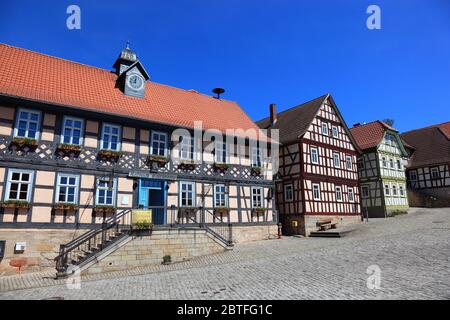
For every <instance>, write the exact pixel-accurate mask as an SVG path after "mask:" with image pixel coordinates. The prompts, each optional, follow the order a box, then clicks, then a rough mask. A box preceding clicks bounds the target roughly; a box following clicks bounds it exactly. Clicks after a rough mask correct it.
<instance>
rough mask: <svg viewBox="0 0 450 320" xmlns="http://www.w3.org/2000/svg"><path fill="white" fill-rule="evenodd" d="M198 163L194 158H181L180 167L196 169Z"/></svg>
mask: <svg viewBox="0 0 450 320" xmlns="http://www.w3.org/2000/svg"><path fill="white" fill-rule="evenodd" d="M195 166H196V163H195V161H194V160H181V162H180V164H179V165H178V167H179V168H180V169H183V170H194V169H195Z"/></svg>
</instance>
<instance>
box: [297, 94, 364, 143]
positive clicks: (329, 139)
mask: <svg viewBox="0 0 450 320" xmlns="http://www.w3.org/2000/svg"><path fill="white" fill-rule="evenodd" d="M322 125H326V126H327V128H328V135H324V134H323V133H322ZM334 130H335V131H337V137H335V136H333V131H334ZM303 137H304V138H305V139H308V140H312V141H315V142H319V143H322V144H328V145H330V146H335V147H339V148H343V149H347V150H351V151H356V148H355V146H354V144H353V142H352V140H351V139H352V138H351V136H350V134H349V132H348V129H347V126H346V124H345V122H344V121H343V119H342V118H341V116H340V115H339V113H338V111H337V107H336V106H335V105H334V104H333V102H332V100H331V97H329V98H327V99H326V100H325V101H324V103H323V104H322V106H321V107H320V108H319V110H318V112H317V114H316V116H315V117H314V119H313V121H312V122H311V124H310V125H309V127H308V130H307V131H306V133H305V134H304V136H303Z"/></svg>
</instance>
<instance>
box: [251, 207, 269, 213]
mask: <svg viewBox="0 0 450 320" xmlns="http://www.w3.org/2000/svg"><path fill="white" fill-rule="evenodd" d="M266 210H267V208H253V209H252V213H253V214H264V213H265V212H266Z"/></svg>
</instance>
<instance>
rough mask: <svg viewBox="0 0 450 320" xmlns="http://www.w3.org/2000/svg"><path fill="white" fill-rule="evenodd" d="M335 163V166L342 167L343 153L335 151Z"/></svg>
mask: <svg viewBox="0 0 450 320" xmlns="http://www.w3.org/2000/svg"><path fill="white" fill-rule="evenodd" d="M333 164H334V167H335V168H340V167H341V155H340V154H339V152H333Z"/></svg>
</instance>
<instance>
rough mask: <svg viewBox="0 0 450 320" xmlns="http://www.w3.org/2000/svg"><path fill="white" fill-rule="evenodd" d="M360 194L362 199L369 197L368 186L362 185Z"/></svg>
mask: <svg viewBox="0 0 450 320" xmlns="http://www.w3.org/2000/svg"><path fill="white" fill-rule="evenodd" d="M361 195H362V197H363V198H364V199H367V198H369V196H370V188H369V186H362V187H361Z"/></svg>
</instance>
